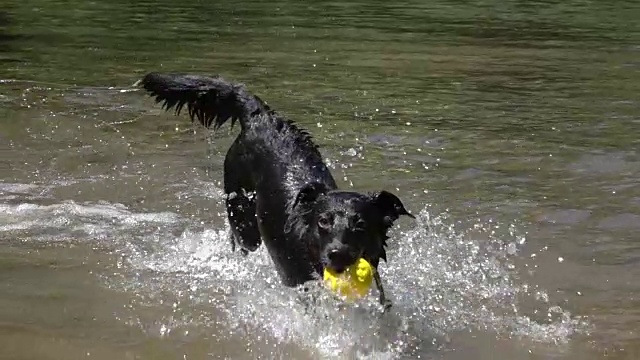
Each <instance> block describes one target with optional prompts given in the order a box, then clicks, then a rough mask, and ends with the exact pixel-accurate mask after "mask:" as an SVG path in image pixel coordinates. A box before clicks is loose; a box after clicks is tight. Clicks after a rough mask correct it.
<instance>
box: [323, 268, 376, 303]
mask: <svg viewBox="0 0 640 360" xmlns="http://www.w3.org/2000/svg"><path fill="white" fill-rule="evenodd" d="M372 281H373V266H371V264H369V262H368V261H367V260H365V259H362V258H361V259H358V261H356V263H355V264H353V265H351V266H349V267H348V268H347V269H345V271H344V272H342V273H340V274H337V273H336V272H335V271H333V270H331V269H329V268H325V269H324V283H325V285H326V286H327V287H328V288H329V289H330V290H331V291H333V292H334V293H336V294H338V295H340V296H343V297H345V298H346V299H347V300H354V299H357V298H361V297H364V296H365V295H367V293H368V292H369V289H370V288H371V282H372Z"/></svg>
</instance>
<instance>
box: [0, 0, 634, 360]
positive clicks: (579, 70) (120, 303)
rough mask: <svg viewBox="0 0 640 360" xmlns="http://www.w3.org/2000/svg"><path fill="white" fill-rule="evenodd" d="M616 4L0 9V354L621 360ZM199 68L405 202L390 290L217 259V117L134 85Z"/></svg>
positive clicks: (624, 144) (226, 136) (627, 32)
mask: <svg viewBox="0 0 640 360" xmlns="http://www.w3.org/2000/svg"><path fill="white" fill-rule="evenodd" d="M638 19H640V5H639V4H638V2H637V1H631V0H627V1H624V0H621V1H578V0H575V1H573V0H569V1H562V2H560V1H496V0H485V1H475V2H462V1H455V0H435V1H429V2H426V1H407V2H404V3H402V4H401V3H394V2H385V1H378V0H375V1H366V2H365V1H347V2H332V1H316V2H313V3H311V2H309V3H308V4H306V3H305V2H301V1H276V2H270V3H268V2H259V1H255V0H254V1H244V2H213V1H194V0H184V1H181V2H173V1H168V0H159V1H148V0H140V1H136V2H130V1H124V0H114V1H108V2H91V1H61V0H49V1H43V0H34V1H17V0H4V1H3V5H2V7H1V9H0V79H1V80H0V358H2V359H84V358H86V359H223V358H229V359H255V358H264V359H272V358H283V359H284V358H286V359H289V358H294V359H318V358H346V359H351V358H371V359H397V358H423V359H505V360H513V359H600V358H611V359H637V358H639V357H640V345H638V344H640V334H639V333H638V331H639V330H640V282H639V281H638V280H637V279H639V278H640V267H639V266H638V263H639V262H640V245H639V243H638V235H637V234H638V233H637V231H638V230H640V186H639V185H640V184H639V182H638V178H639V176H640V154H639V153H638V146H639V144H640V142H639V140H638V133H640V101H639V100H640V97H639V96H638V94H640V21H638ZM149 71H177V72H191V73H201V74H221V75H223V76H224V77H226V78H228V79H230V80H234V81H240V82H244V83H246V84H247V85H248V87H249V88H250V89H251V90H252V91H253V92H255V93H257V94H260V96H261V97H262V98H264V99H265V100H267V101H268V102H269V104H270V105H271V106H272V107H274V108H275V109H277V110H278V111H280V112H281V113H283V114H285V115H286V116H288V117H289V118H291V119H294V120H296V121H297V122H299V123H300V124H301V125H302V126H303V127H305V128H307V129H309V130H310V131H311V133H312V134H313V135H314V137H315V141H316V142H317V143H318V144H319V145H320V146H321V149H322V153H323V156H325V157H326V159H327V162H328V163H329V164H330V166H331V168H332V169H333V170H332V171H333V173H334V175H335V177H336V178H337V180H338V181H339V183H340V186H341V187H342V188H351V187H353V188H354V189H357V190H360V191H376V190H380V189H387V190H390V191H393V192H395V193H397V194H398V195H399V196H400V197H401V198H402V199H403V200H404V202H405V205H406V206H407V208H408V209H410V211H412V212H414V213H416V214H419V216H418V218H417V219H416V220H415V221H413V220H410V219H403V220H401V221H399V222H398V226H397V227H396V228H395V229H394V230H393V232H392V235H393V236H392V240H391V241H390V250H389V251H388V258H389V263H388V264H386V265H384V264H383V265H382V267H381V271H382V273H383V279H384V281H385V283H386V288H387V291H388V293H389V295H390V297H391V299H392V300H393V302H394V307H393V310H392V312H391V313H389V314H386V315H382V314H380V312H379V309H378V308H377V306H376V304H375V296H372V298H371V299H366V300H364V301H363V302H362V303H361V304H358V305H357V306H352V307H344V308H339V307H338V306H337V305H338V304H336V303H335V302H334V301H333V300H332V299H329V298H327V297H326V296H324V292H322V291H321V290H315V292H314V291H312V294H315V296H316V297H317V299H316V300H317V305H316V306H313V307H311V308H307V307H305V304H308V301H309V299H306V300H305V299H304V298H305V297H308V296H311V295H309V294H301V293H299V292H298V291H297V290H295V289H287V288H284V287H282V286H281V285H280V284H279V282H278V279H277V276H276V274H275V272H274V269H273V266H272V265H271V263H270V259H269V257H268V255H267V254H266V251H265V250H264V249H261V250H259V251H258V252H257V253H255V254H251V255H250V256H249V257H246V258H244V257H242V256H240V255H239V254H232V253H231V252H230V249H229V245H228V242H227V238H226V233H227V230H228V224H227V222H226V220H225V216H224V207H223V197H222V191H221V180H222V159H223V156H224V153H225V151H226V149H227V148H228V146H229V145H230V143H231V141H232V140H233V138H234V136H235V134H236V131H237V129H232V130H230V129H229V128H228V127H225V128H223V129H221V130H220V131H218V132H217V133H215V134H207V133H206V132H205V131H203V129H201V128H199V127H195V126H192V125H191V124H190V123H189V121H188V120H187V118H186V117H185V116H180V117H174V116H173V115H171V114H164V113H163V112H162V111H161V110H160V109H159V107H158V106H155V105H154V104H153V101H152V100H151V99H149V98H148V97H146V95H145V94H143V93H142V92H140V91H136V90H135V89H133V88H132V87H131V84H133V83H134V82H135V81H136V80H138V79H139V78H140V77H141V76H142V75H144V74H145V73H146V72H149Z"/></svg>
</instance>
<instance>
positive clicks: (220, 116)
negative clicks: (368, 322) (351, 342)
mask: <svg viewBox="0 0 640 360" xmlns="http://www.w3.org/2000/svg"><path fill="white" fill-rule="evenodd" d="M140 83H141V85H142V86H143V87H144V88H145V89H146V90H147V91H149V92H150V93H151V95H153V96H155V98H156V102H162V103H163V104H162V105H163V108H164V109H166V110H171V109H174V111H175V113H176V114H178V113H180V111H181V110H182V109H183V107H184V106H185V105H186V106H187V110H188V112H189V116H190V117H191V120H192V121H196V120H197V121H198V122H199V123H201V124H202V125H204V126H205V127H207V128H209V127H213V128H214V129H217V128H219V127H220V126H222V125H223V124H224V123H225V122H227V121H228V120H231V123H232V125H233V124H234V123H235V122H236V121H238V122H239V123H240V128H241V130H240V134H239V135H238V137H237V138H236V139H235V141H234V143H233V144H232V145H231V147H230V148H229V150H228V152H227V155H226V157H225V162H224V191H225V193H226V194H227V200H226V205H227V215H228V218H229V223H230V225H231V242H232V247H233V249H235V247H236V245H237V246H240V248H241V250H242V251H243V252H244V253H245V254H246V253H248V252H250V251H255V250H256V249H257V248H258V247H259V246H260V244H261V243H262V241H264V243H265V245H266V247H267V250H268V251H269V254H270V255H271V258H272V259H273V262H274V264H275V266H276V269H277V271H278V274H279V275H280V278H281V280H282V282H283V283H284V284H285V285H287V286H297V285H300V284H303V283H304V282H306V281H309V280H314V279H319V278H320V277H321V276H322V275H321V274H322V273H323V269H324V267H331V268H333V269H335V270H337V271H342V270H344V269H345V268H346V267H347V266H349V265H351V264H353V263H354V262H355V261H356V259H358V258H359V257H364V258H365V259H367V260H368V261H369V262H370V263H371V264H372V265H374V267H375V268H376V270H377V266H378V264H379V262H380V259H383V260H385V261H386V252H385V247H386V245H387V244H386V241H387V239H388V237H387V231H388V230H389V228H390V227H391V226H392V225H393V222H394V221H395V220H396V219H398V217H399V216H401V215H408V216H411V217H413V216H412V215H411V214H409V213H408V212H407V211H406V210H405V208H404V206H403V204H402V202H401V201H400V199H398V198H397V197H396V196H395V195H393V194H391V193H389V192H386V191H381V192H378V193H375V194H360V193H357V192H350V191H340V190H338V189H337V186H336V182H335V180H334V179H333V176H332V175H331V172H330V171H329V169H328V168H327V166H326V165H325V164H324V162H323V161H322V156H321V154H320V152H319V150H318V147H317V146H316V145H315V144H314V143H313V141H312V139H311V136H310V135H309V134H308V133H307V132H306V131H304V130H302V129H300V128H298V127H297V126H296V125H295V124H294V123H293V122H292V121H289V120H286V119H285V118H284V117H282V116H280V115H278V114H277V113H276V112H275V111H273V110H271V109H270V108H269V106H268V105H267V104H266V103H265V102H264V101H262V100H261V99H260V98H258V97H257V96H255V95H252V94H249V93H248V92H247V91H246V90H245V88H244V86H242V85H236V84H232V83H229V82H226V81H225V80H224V79H222V78H220V77H204V76H198V75H180V74H158V73H150V74H148V75H146V76H145V77H144V78H143V79H142V80H141V81H140ZM375 280H376V285H377V288H378V290H379V291H380V302H381V303H382V304H383V305H385V307H387V306H389V305H390V303H389V301H388V300H387V299H386V298H385V295H384V290H383V288H382V282H381V280H380V276H379V274H378V273H377V271H376V272H375Z"/></svg>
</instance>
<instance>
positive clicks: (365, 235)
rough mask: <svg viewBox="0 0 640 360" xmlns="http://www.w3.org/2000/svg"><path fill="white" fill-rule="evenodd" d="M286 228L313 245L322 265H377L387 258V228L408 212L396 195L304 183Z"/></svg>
mask: <svg viewBox="0 0 640 360" xmlns="http://www.w3.org/2000/svg"><path fill="white" fill-rule="evenodd" d="M290 211H291V216H290V221H289V223H288V224H287V229H288V231H297V232H298V233H299V234H300V236H303V237H305V238H306V239H307V241H309V242H310V244H309V245H310V246H312V247H313V248H315V252H316V253H317V255H318V256H319V258H320V259H319V260H320V261H321V263H322V266H323V267H329V268H331V269H332V270H334V271H336V272H342V271H344V270H345V269H346V268H347V267H348V266H350V265H352V264H354V263H355V262H356V260H358V259H359V258H361V257H362V258H365V259H366V260H367V261H369V262H370V263H371V264H372V265H373V266H375V267H377V266H378V263H379V262H380V259H383V260H385V261H386V252H385V247H386V245H387V244H386V240H387V238H388V236H387V231H388V230H389V228H391V226H392V225H393V222H394V221H395V220H397V219H398V218H399V217H400V216H401V215H407V216H409V217H411V218H413V217H414V216H413V215H411V214H410V213H409V212H408V211H407V210H406V209H405V208H404V205H403V204H402V202H401V201H400V199H398V197H396V196H395V195H393V194H391V193H389V192H387V191H381V192H378V193H375V194H369V195H365V194H360V193H357V192H350V191H337V190H333V191H328V190H327V188H326V187H325V186H324V185H323V184H321V183H309V184H307V185H305V186H304V187H303V188H302V189H301V190H300V192H299V193H298V195H297V196H296V198H295V201H294V202H293V204H291V207H290Z"/></svg>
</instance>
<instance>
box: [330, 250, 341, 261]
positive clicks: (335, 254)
mask: <svg viewBox="0 0 640 360" xmlns="http://www.w3.org/2000/svg"><path fill="white" fill-rule="evenodd" d="M327 257H328V258H329V260H330V261H337V260H339V259H340V251H339V250H337V249H333V250H330V251H329V253H328V254H327Z"/></svg>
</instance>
